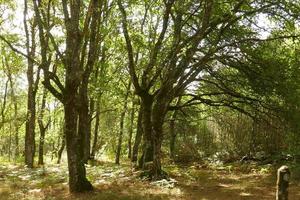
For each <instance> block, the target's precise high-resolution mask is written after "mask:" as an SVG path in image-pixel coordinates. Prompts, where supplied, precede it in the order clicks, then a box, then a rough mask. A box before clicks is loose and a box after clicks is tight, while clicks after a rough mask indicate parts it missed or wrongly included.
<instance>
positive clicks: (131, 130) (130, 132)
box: [128, 100, 135, 159]
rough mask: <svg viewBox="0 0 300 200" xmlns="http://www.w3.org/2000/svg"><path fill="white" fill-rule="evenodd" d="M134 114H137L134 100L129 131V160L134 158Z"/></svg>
mask: <svg viewBox="0 0 300 200" xmlns="http://www.w3.org/2000/svg"><path fill="white" fill-rule="evenodd" d="M134 113H135V104H134V100H132V108H131V113H130V125H129V130H128V158H129V159H131V156H132V133H133V123H134Z"/></svg>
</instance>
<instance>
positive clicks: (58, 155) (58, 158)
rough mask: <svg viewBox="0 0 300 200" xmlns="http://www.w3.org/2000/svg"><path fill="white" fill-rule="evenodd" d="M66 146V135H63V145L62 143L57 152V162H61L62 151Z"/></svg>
mask: <svg viewBox="0 0 300 200" xmlns="http://www.w3.org/2000/svg"><path fill="white" fill-rule="evenodd" d="M65 146H66V137H65V136H62V140H61V145H60V148H59V150H58V152H57V164H60V162H61V156H62V153H63V151H64V149H65Z"/></svg>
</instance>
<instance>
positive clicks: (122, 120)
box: [115, 81, 131, 165]
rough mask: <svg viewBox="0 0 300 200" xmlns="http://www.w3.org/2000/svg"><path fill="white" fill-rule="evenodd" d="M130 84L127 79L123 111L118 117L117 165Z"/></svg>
mask: <svg viewBox="0 0 300 200" xmlns="http://www.w3.org/2000/svg"><path fill="white" fill-rule="evenodd" d="M130 86H131V82H130V81H129V84H128V86H127V88H126V90H127V91H126V94H125V98H124V105H123V111H122V113H121V117H120V132H119V138H118V146H117V152H116V160H115V163H116V164H117V165H119V164H120V156H121V148H122V140H123V133H124V121H125V114H126V111H127V105H128V102H127V100H128V96H129V93H130Z"/></svg>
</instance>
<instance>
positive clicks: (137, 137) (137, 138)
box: [131, 106, 143, 163]
mask: <svg viewBox="0 0 300 200" xmlns="http://www.w3.org/2000/svg"><path fill="white" fill-rule="evenodd" d="M142 114H143V111H142V106H140V108H139V113H138V119H137V129H136V135H135V140H134V145H133V148H132V157H131V162H133V163H136V162H137V158H138V152H139V146H140V144H141V141H142V136H143V126H142Z"/></svg>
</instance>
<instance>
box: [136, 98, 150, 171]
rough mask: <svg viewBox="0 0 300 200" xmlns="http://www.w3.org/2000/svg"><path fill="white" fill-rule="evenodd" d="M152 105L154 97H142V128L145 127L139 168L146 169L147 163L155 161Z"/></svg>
mask: <svg viewBox="0 0 300 200" xmlns="http://www.w3.org/2000/svg"><path fill="white" fill-rule="evenodd" d="M152 104H153V97H152V96H150V95H145V96H144V97H142V107H143V109H142V126H143V134H144V135H143V151H142V155H141V157H140V159H139V168H142V169H146V163H149V162H152V161H153V138H152V120H151V115H152Z"/></svg>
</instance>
